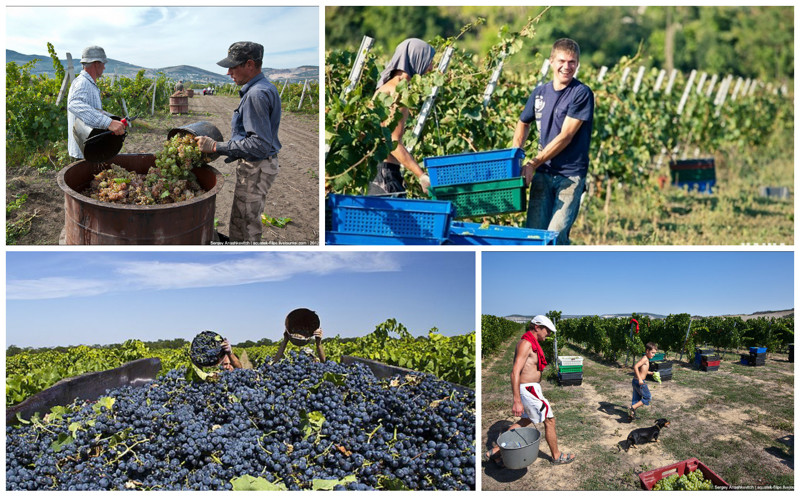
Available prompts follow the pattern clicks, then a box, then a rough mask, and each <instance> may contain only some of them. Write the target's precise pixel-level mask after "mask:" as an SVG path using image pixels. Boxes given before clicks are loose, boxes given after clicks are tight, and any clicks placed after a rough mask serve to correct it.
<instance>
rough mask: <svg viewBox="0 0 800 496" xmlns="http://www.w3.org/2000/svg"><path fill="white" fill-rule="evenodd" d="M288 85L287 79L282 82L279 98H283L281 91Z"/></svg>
mask: <svg viewBox="0 0 800 496" xmlns="http://www.w3.org/2000/svg"><path fill="white" fill-rule="evenodd" d="M288 85H289V80H288V79H284V80H283V88H281V93H280V95H278V97H279V98H283V90H285V89H286V86H288Z"/></svg>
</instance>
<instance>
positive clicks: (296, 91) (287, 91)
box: [276, 81, 319, 114]
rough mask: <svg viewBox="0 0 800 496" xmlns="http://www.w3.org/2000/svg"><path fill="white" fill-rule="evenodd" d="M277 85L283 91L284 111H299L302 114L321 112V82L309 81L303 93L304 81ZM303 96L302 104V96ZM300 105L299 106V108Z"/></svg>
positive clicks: (282, 106)
mask: <svg viewBox="0 0 800 496" xmlns="http://www.w3.org/2000/svg"><path fill="white" fill-rule="evenodd" d="M276 87H277V88H278V90H279V92H280V93H281V110H282V111H283V112H298V113H302V114H317V113H318V112H319V82H317V81H309V82H308V85H306V91H305V94H304V93H303V83H288V82H285V83H283V84H280V83H277V84H276ZM301 97H302V98H303V101H302V105H301V103H300V98H301ZM298 107H299V108H298Z"/></svg>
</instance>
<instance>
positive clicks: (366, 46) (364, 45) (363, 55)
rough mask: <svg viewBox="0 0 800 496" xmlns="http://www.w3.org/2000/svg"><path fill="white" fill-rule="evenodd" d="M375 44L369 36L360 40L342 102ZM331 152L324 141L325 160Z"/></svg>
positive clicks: (356, 82) (328, 144)
mask: <svg viewBox="0 0 800 496" xmlns="http://www.w3.org/2000/svg"><path fill="white" fill-rule="evenodd" d="M374 42H375V40H374V39H373V38H370V37H369V36H364V37H363V38H362V39H361V46H360V47H359V48H358V55H357V56H356V60H355V62H353V67H352V68H351V69H350V77H349V79H350V84H348V85H347V87H346V88H345V89H344V90H342V96H341V97H340V98H341V99H342V100H343V99H344V97H345V96H347V94H348V93H350V92H351V91H353V88H355V87H356V84H358V81H359V80H361V74H362V73H363V72H364V65H365V64H366V63H367V53H369V51H370V50H371V49H372V45H373V43H374ZM330 151H331V144H330V143H329V142H328V140H327V139H326V140H325V158H328V152H330Z"/></svg>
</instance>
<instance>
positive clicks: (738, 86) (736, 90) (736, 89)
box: [731, 78, 744, 102]
mask: <svg viewBox="0 0 800 496" xmlns="http://www.w3.org/2000/svg"><path fill="white" fill-rule="evenodd" d="M743 82H744V80H743V79H742V78H738V79H737V80H736V86H734V87H733V94H731V101H732V102H735V101H736V97H737V96H739V90H741V89H742V83H743Z"/></svg>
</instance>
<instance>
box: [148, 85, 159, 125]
mask: <svg viewBox="0 0 800 496" xmlns="http://www.w3.org/2000/svg"><path fill="white" fill-rule="evenodd" d="M157 82H158V79H154V80H153V84H152V85H150V90H153V102H152V103H151V104H150V115H151V116H152V115H153V114H155V113H156V91H158V85H157V84H156V83H157ZM150 90H147V91H148V92H150ZM145 94H147V93H145Z"/></svg>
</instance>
